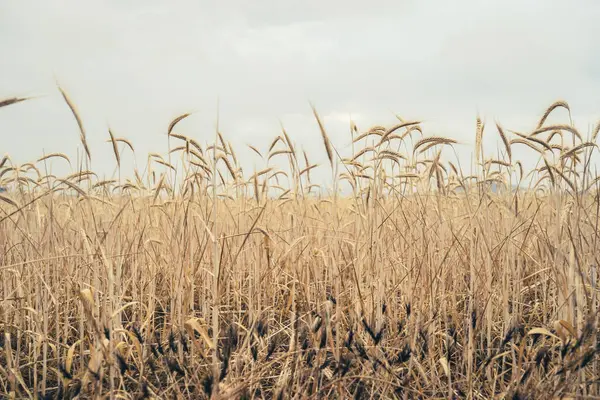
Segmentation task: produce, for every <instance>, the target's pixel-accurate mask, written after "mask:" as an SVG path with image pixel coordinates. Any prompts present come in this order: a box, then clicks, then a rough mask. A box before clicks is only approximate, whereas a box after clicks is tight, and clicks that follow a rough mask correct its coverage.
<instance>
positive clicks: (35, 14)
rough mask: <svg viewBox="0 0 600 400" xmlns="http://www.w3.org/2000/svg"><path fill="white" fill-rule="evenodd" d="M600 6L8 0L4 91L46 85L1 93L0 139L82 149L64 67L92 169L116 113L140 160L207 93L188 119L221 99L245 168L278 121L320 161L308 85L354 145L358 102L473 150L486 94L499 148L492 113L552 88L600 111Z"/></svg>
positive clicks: (212, 112) (536, 110) (189, 124)
mask: <svg viewBox="0 0 600 400" xmlns="http://www.w3.org/2000/svg"><path fill="white" fill-rule="evenodd" d="M599 21H600V1H593V0H590V1H568V2H566V1H561V2H558V1H548V0H539V1H528V0H525V1H523V0H521V1H512V0H508V1H507V0H504V1H474V0H472V1H418V2H417V1H389V2H387V1H372V2H367V1H360V2H355V1H348V0H345V1H338V0H335V1H310V0H309V1H306V0H305V1H281V0H280V1H261V0H254V1H154V0H145V1H133V0H128V1H123V0H121V1H98V2H88V1H81V0H80V1H27V0H19V1H8V0H0V98H7V97H11V96H27V95H35V94H44V95H45V96H43V97H41V98H38V99H35V100H31V101H28V102H24V103H20V104H17V105H13V106H10V107H6V108H2V109H0V136H1V141H0V155H2V154H4V153H7V154H9V155H10V156H11V157H12V158H13V160H14V161H15V162H17V163H23V162H27V161H31V160H34V159H36V158H38V157H40V156H41V155H42V153H43V152H44V151H45V152H46V153H50V152H64V153H67V154H68V155H69V156H72V157H73V158H75V155H76V154H77V148H78V147H80V142H79V133H78V128H77V124H76V123H75V120H74V119H73V117H72V115H71V113H70V111H69V109H68V108H67V106H66V104H65V103H64V102H63V100H62V98H61V96H60V93H59V92H58V90H57V89H56V81H57V80H58V81H59V82H60V84H61V85H62V86H63V87H64V88H65V90H66V91H67V92H68V93H69V94H70V96H71V98H72V100H73V101H74V102H75V104H76V105H77V107H78V109H79V111H80V114H81V116H82V118H83V122H84V125H85V127H86V130H87V134H88V140H89V142H90V145H91V153H92V166H93V169H94V170H96V171H101V172H103V173H106V174H107V175H110V174H112V171H113V168H114V165H115V161H114V157H113V155H112V148H111V145H110V144H108V143H105V141H106V139H108V132H107V128H108V126H110V127H111V128H112V129H113V131H114V132H115V134H116V135H117V136H123V137H126V138H128V139H129V140H131V141H132V142H133V144H134V146H135V147H136V152H137V153H138V162H139V163H140V164H144V163H145V159H146V155H147V153H148V152H160V153H166V129H167V126H168V124H169V121H170V120H171V119H172V118H173V117H175V116H177V115H179V114H181V113H183V112H186V111H196V113H195V114H194V115H193V116H192V117H190V118H189V119H187V120H186V121H184V122H182V123H181V124H180V127H179V129H177V130H176V131H177V132H178V133H182V134H185V135H188V136H191V137H194V138H196V139H197V140H200V141H201V142H203V143H205V142H207V141H212V140H213V137H214V126H215V120H216V108H217V107H216V104H217V99H220V115H221V130H222V132H223V133H224V135H225V137H226V138H227V139H229V140H230V141H231V142H232V143H233V144H234V147H235V148H236V149H237V152H238V155H239V156H240V158H242V160H243V164H244V166H245V167H246V168H250V169H252V168H253V167H254V165H255V164H256V166H257V169H260V168H262V165H263V164H262V162H261V161H260V160H259V159H258V157H256V156H254V155H253V153H252V152H251V151H250V150H248V149H247V147H245V146H244V144H245V143H252V144H255V145H258V147H260V148H261V149H265V148H266V147H267V146H268V145H269V143H270V141H271V139H272V138H273V137H274V136H276V135H277V134H279V132H280V128H279V123H280V122H279V121H281V122H282V123H283V124H284V126H285V127H286V129H287V131H288V133H289V134H290V136H291V137H292V139H293V141H294V142H295V143H296V146H297V147H300V148H305V149H306V150H307V151H308V152H309V154H310V156H311V159H312V160H311V161H313V162H319V163H321V164H322V165H325V164H326V162H327V160H326V156H325V152H324V150H323V146H322V142H321V138H320V135H319V130H318V127H317V125H316V123H315V121H314V119H313V117H312V115H311V109H310V106H309V102H313V103H314V104H315V106H316V107H317V109H318V110H319V112H320V114H321V115H322V117H323V119H324V121H325V125H326V128H327V130H328V133H329V135H330V136H331V139H332V141H333V143H334V145H335V146H336V147H337V148H338V149H339V150H340V152H342V153H344V154H348V151H349V147H348V145H349V143H350V137H349V133H348V126H349V119H350V117H352V119H354V120H355V121H356V123H357V125H358V126H359V128H360V129H361V130H366V129H368V128H369V127H370V126H372V125H375V124H381V125H390V124H393V123H394V122H395V117H394V113H397V114H399V115H401V116H403V117H404V118H406V119H420V120H424V121H425V124H424V128H425V132H426V133H427V134H430V135H447V136H451V137H453V138H455V139H458V140H460V141H462V142H464V143H466V145H463V146H458V147H457V150H458V151H459V154H460V157H461V158H463V159H462V161H463V162H464V163H466V164H468V163H469V160H470V155H471V153H472V147H471V146H472V143H473V141H474V132H475V117H476V115H477V113H478V112H479V113H480V114H481V116H482V117H483V118H484V119H485V120H486V122H487V126H488V129H486V135H485V137H484V142H485V145H486V149H487V150H488V151H493V150H494V149H495V146H496V144H497V143H498V139H497V138H498V136H497V134H496V132H495V129H492V127H493V125H494V124H493V123H494V121H495V120H499V121H500V122H501V123H502V124H503V126H505V127H506V128H508V129H515V130H523V131H527V130H530V129H532V128H533V127H534V126H535V124H536V122H537V120H538V118H539V116H540V115H541V114H542V113H543V111H544V109H545V108H546V107H547V106H548V105H549V104H551V103H552V102H553V101H555V100H557V99H564V100H567V101H568V102H569V104H570V105H571V108H572V110H573V117H574V120H575V123H576V125H577V126H578V128H579V129H580V130H581V131H582V132H583V133H584V134H585V133H587V132H588V131H589V130H590V127H591V125H593V124H595V123H596V121H597V120H598V119H599V118H600V23H599ZM561 112H562V111H560V112H558V113H557V116H556V118H559V119H562V120H563V121H566V114H564V112H563V114H561ZM124 154H125V155H124V165H125V166H127V165H131V162H132V158H131V156H130V155H129V153H127V152H125V153H124ZM521 154H522V156H523V157H525V158H526V157H527V156H528V155H531V153H528V152H527V151H526V150H523V152H522V153H521ZM283 160H284V159H281V161H283ZM61 165H62V164H61V161H60V160H58V161H55V162H54V168H55V172H65V173H66V172H67V171H66V170H63V169H62V167H61ZM249 172H250V171H248V170H247V169H246V174H248V173H249Z"/></svg>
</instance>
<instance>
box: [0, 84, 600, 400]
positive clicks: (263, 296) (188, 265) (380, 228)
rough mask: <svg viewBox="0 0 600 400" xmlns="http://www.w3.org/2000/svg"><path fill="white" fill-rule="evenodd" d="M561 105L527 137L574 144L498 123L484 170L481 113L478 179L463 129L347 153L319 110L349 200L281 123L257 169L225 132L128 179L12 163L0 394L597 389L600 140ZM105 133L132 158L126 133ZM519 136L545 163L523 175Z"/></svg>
mask: <svg viewBox="0 0 600 400" xmlns="http://www.w3.org/2000/svg"><path fill="white" fill-rule="evenodd" d="M65 99H67V101H68V104H69V107H70V108H71V110H72V111H73V114H74V115H75V117H76V119H77V123H78V125H79V126H80V127H82V124H81V121H80V119H79V117H78V116H77V113H76V112H75V108H74V106H73V103H72V102H71V101H70V100H68V97H66V95H65ZM16 102H17V101H14V100H7V101H4V102H0V105H9V104H14V103H16ZM20 106H21V107H24V106H26V105H20ZM559 106H560V107H563V108H567V109H568V106H566V103H563V102H558V103H555V104H553V105H552V106H551V107H550V108H549V109H548V111H547V112H546V113H545V114H544V116H543V118H542V119H541V120H540V123H539V124H538V126H537V128H536V129H535V131H534V132H533V133H534V134H538V133H542V132H546V131H549V130H559V131H561V132H562V133H561V137H562V135H564V136H567V137H569V135H570V136H571V137H572V138H573V147H571V148H570V149H568V148H564V149H563V147H560V149H558V150H559V151H556V149H555V148H553V147H551V146H549V145H547V146H537V144H539V141H540V140H541V139H540V137H539V136H537V137H535V138H533V137H531V138H530V137H529V136H531V135H525V136H522V137H519V138H517V139H513V140H512V142H511V141H510V138H507V134H506V133H505V131H504V130H502V128H501V127H500V125H499V124H498V125H497V126H498V131H499V133H500V137H501V139H502V142H501V146H502V148H503V150H504V151H503V153H505V154H506V155H507V156H508V158H507V159H499V157H498V156H494V158H493V159H491V158H488V159H487V160H489V161H486V162H483V160H486V158H485V157H484V155H483V154H481V152H482V148H483V146H482V145H481V141H482V136H483V123H482V122H481V121H479V122H478V125H477V126H478V128H477V132H476V143H477V154H478V159H479V160H481V162H480V163H479V164H478V166H477V171H478V172H477V174H476V175H474V176H466V175H463V172H462V171H461V170H460V169H459V167H457V166H456V165H455V164H453V163H449V162H447V161H443V160H444V158H442V157H441V156H440V155H441V153H440V152H441V151H445V150H451V148H450V146H456V145H457V144H456V141H454V140H453V139H451V138H443V137H437V136H425V137H424V138H421V139H419V140H418V141H416V143H415V145H414V146H413V147H411V145H410V141H409V133H410V132H411V131H414V130H418V131H419V132H422V131H421V129H422V128H421V127H420V126H418V125H417V126H415V124H416V123H413V122H409V123H401V124H399V125H395V126H391V127H389V128H385V127H378V129H376V130H370V131H367V132H365V133H368V134H366V135H361V134H359V132H357V129H356V128H355V126H353V128H352V134H353V135H354V134H356V135H357V137H358V138H361V139H360V140H355V142H356V143H355V144H356V146H357V147H356V148H354V154H349V155H345V156H346V157H348V158H347V159H344V160H345V161H344V160H342V159H341V158H340V159H337V157H340V155H339V153H338V152H337V151H336V149H335V148H334V147H333V144H332V142H331V141H330V139H329V137H328V136H327V135H326V133H325V127H324V126H323V123H322V121H321V120H320V119H319V118H318V116H317V115H318V114H317V112H316V110H314V109H313V111H314V114H315V117H316V118H317V121H318V127H319V130H320V132H321V135H322V139H323V142H324V145H325V151H326V153H327V157H328V161H329V164H330V166H331V169H332V174H333V177H334V179H335V181H336V182H337V181H340V182H344V181H345V182H347V183H349V187H351V188H352V193H351V194H349V195H347V196H341V195H335V196H330V197H328V196H320V195H317V194H315V188H316V184H315V183H313V182H311V180H310V173H309V171H310V170H311V169H313V168H315V167H316V166H315V164H311V163H309V160H308V156H307V155H306V153H304V155H303V157H297V153H296V151H297V150H296V149H295V147H294V145H293V144H292V141H291V138H290V137H289V136H288V134H287V132H285V131H283V137H282V136H278V138H277V139H276V140H275V141H274V142H273V144H271V148H270V149H269V151H264V152H261V151H259V150H258V147H259V145H260V144H257V143H254V144H253V145H252V146H250V148H251V149H252V151H254V152H255V153H257V154H258V155H260V156H261V157H263V156H262V155H263V154H269V158H272V160H271V164H270V165H267V162H268V160H264V162H265V165H264V166H262V167H260V168H262V169H260V170H259V171H258V172H254V171H253V173H251V174H247V175H244V174H243V172H242V171H241V168H240V166H239V165H238V163H237V159H236V158H235V156H234V155H233V149H232V148H231V146H230V145H227V144H226V141H225V139H224V136H223V135H222V134H220V133H219V134H218V135H215V142H214V143H210V144H209V146H207V147H205V148H202V146H201V145H200V144H199V143H198V142H196V141H195V140H194V139H191V138H190V139H188V138H185V137H183V139H181V140H184V141H185V143H186V145H185V146H182V148H181V149H179V150H181V151H179V150H178V151H177V152H174V153H172V154H171V152H170V151H169V153H168V154H169V160H170V161H169V162H167V161H165V160H164V159H163V158H162V157H161V156H160V155H151V156H149V157H148V168H147V171H146V173H145V174H141V173H140V172H139V171H134V172H133V173H132V174H129V175H131V176H135V180H129V179H126V180H125V182H123V181H122V180H121V179H120V176H121V171H120V169H119V179H118V180H117V179H111V180H104V181H101V180H99V179H98V178H97V177H96V176H95V174H93V173H92V172H91V171H75V173H74V174H71V175H70V176H68V177H63V178H57V177H54V176H51V175H48V174H46V175H45V176H44V174H43V172H39V171H45V170H46V168H45V166H46V164H47V163H48V162H51V161H52V159H56V158H63V159H64V160H66V161H69V159H68V157H67V156H66V155H63V154H61V153H53V154H48V155H45V156H43V157H41V158H40V159H39V160H38V161H37V162H36V163H35V164H33V166H37V167H36V168H37V169H38V172H37V173H35V174H33V172H35V169H33V168H32V167H31V166H18V165H13V164H12V162H11V161H10V158H6V159H5V161H4V162H3V166H2V167H0V186H6V187H8V188H9V190H8V191H7V192H6V193H3V194H1V195H0V196H1V197H0V200H2V201H0V277H1V283H0V305H1V307H0V396H2V397H6V398H11V397H12V398H28V397H36V396H40V397H43V398H73V397H76V396H77V395H79V396H80V397H81V398H100V397H105V396H109V397H111V398H117V397H120V398H207V397H211V396H212V397H213V398H253V397H256V398H273V397H277V398H320V397H334V398H352V397H354V398H406V399H409V398H448V399H451V398H477V399H487V398H492V397H500V398H504V397H507V398H559V397H563V398H566V397H579V398H598V396H599V395H600V387H599V386H598V385H599V381H598V378H597V377H598V367H599V365H598V357H597V352H598V351H599V350H600V346H599V345H598V327H597V315H596V312H597V310H598V290H597V278H598V276H597V267H596V266H597V265H598V260H597V256H598V250H597V242H598V221H599V220H598V216H599V209H600V201H599V198H598V190H597V182H599V181H598V180H597V179H596V177H595V176H594V175H593V174H591V173H590V171H591V167H590V165H591V164H592V162H591V160H592V152H593V151H595V149H596V147H595V146H592V145H591V144H589V143H587V142H584V141H582V140H581V137H580V135H579V132H578V131H577V130H576V129H574V128H573V127H572V126H571V125H554V126H551V127H550V128H547V127H545V126H544V122H545V120H546V118H547V116H548V114H550V113H551V112H552V110H554V109H555V108H557V107H559ZM3 111H5V110H3ZM569 111H570V110H569ZM185 117H187V115H186V114H184V115H182V116H180V117H178V118H176V119H175V120H174V121H173V122H171V124H170V125H169V129H168V131H169V138H174V139H179V136H180V135H179V136H177V135H176V134H174V133H173V132H171V131H172V130H173V127H174V126H175V125H176V123H177V122H179V121H180V120H181V119H183V118H185ZM396 131H398V134H392V132H396ZM374 132H377V133H376V135H378V136H380V137H381V138H375V141H376V142H379V144H378V145H374V142H373V137H372V136H371V135H372V134H374ZM315 133H316V134H317V135H318V133H317V132H315ZM596 133H597V132H594V136H595V135H596ZM109 136H110V138H109V139H108V140H109V141H110V143H112V147H113V150H114V152H115V161H116V162H117V163H120V153H119V152H120V151H123V150H124V148H121V149H120V148H119V145H120V144H123V145H126V146H128V147H129V148H130V149H131V150H132V151H133V146H132V145H131V143H130V142H128V141H127V140H126V139H122V138H115V137H114V135H113V134H112V132H111V133H110V134H109ZM81 139H82V144H83V146H84V148H85V152H86V154H87V155H88V157H89V149H88V148H87V143H86V142H85V134H84V131H83V128H81ZM534 139H535V140H534ZM217 140H218V143H217ZM362 140H364V142H362ZM278 142H281V143H278ZM361 143H363V144H364V146H363V147H360V144H361ZM519 143H524V144H527V145H530V146H532V147H533V148H535V150H536V152H539V153H541V154H538V153H536V152H533V151H530V154H531V156H533V157H538V158H539V161H540V164H539V165H543V168H540V169H539V170H536V171H522V167H521V164H520V163H518V160H514V157H515V153H514V152H512V151H511V146H513V145H514V144H519ZM190 144H192V145H193V148H194V149H190V146H189V145H190ZM278 144H279V147H278V148H277V149H275V146H276V145H278ZM367 146H372V147H367ZM428 147H430V148H431V151H427V150H425V149H427V148H428ZM365 148H368V151H365V150H364V149H365ZM401 149H406V151H402V150H401ZM169 150H171V149H169ZM173 150H175V149H173ZM209 150H212V151H210V152H209V153H206V152H207V151H209ZM417 150H418V151H417ZM211 153H212V155H210V154H211ZM366 153H373V155H374V157H372V158H369V159H366V158H365V156H366ZM448 153H450V154H452V153H451V152H448ZM204 154H206V157H205V158H203V156H204ZM284 155H285V156H286V157H284ZM276 156H278V157H276ZM370 156H371V154H369V157H370ZM171 157H172V158H171ZM176 157H180V158H179V159H177V158H176ZM286 158H287V160H288V163H289V165H281V164H280V165H279V166H278V167H279V168H278V167H276V166H275V165H274V164H273V163H274V161H275V160H277V161H281V160H285V159H286ZM301 159H304V163H303V165H300V164H301V163H300V161H299V160H301ZM336 160H337V161H342V162H341V163H338V162H336ZM350 160H351V161H350ZM219 161H222V162H220V163H219ZM55 162H63V163H64V161H61V160H56V161H55ZM336 166H338V167H339V168H340V171H339V173H338V171H336V170H335V167H336ZM174 169H175V170H176V171H173V170H174ZM221 170H223V171H221ZM517 171H519V172H517ZM175 172H176V173H175ZM126 175H127V174H126ZM126 175H125V176H126ZM527 176H529V177H530V178H531V179H530V180H531V182H533V183H532V184H531V185H530V187H528V188H527V189H524V188H520V189H519V190H517V191H515V190H510V188H512V187H515V185H518V184H523V182H525V178H526V177H527ZM175 178H176V179H177V180H175ZM227 178H228V179H227ZM559 178H560V179H559ZM492 183H493V184H494V185H495V187H500V188H502V187H505V188H508V190H507V189H504V190H498V191H496V190H494V191H492V190H491V188H492ZM336 184H337V183H336ZM584 188H586V189H585V190H584ZM282 193H283V194H282ZM310 193H313V194H312V195H311V194H310ZM215 327H217V329H216V330H215ZM217 331H218V332H217ZM215 338H216V339H217V340H215ZM586 396H587V397H586ZM594 396H596V397H594Z"/></svg>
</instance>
